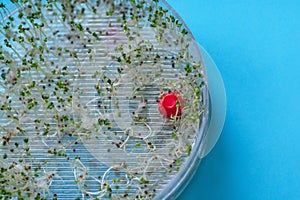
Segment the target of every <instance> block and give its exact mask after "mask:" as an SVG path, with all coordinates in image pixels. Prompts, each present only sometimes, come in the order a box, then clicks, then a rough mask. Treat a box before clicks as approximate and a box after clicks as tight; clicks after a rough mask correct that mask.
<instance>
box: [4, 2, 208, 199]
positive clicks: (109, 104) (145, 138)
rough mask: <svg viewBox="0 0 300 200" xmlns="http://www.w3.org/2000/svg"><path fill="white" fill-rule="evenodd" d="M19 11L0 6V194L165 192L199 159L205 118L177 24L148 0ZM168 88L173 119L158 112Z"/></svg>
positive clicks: (200, 89) (187, 44)
mask: <svg viewBox="0 0 300 200" xmlns="http://www.w3.org/2000/svg"><path fill="white" fill-rule="evenodd" d="M17 7H18V8H17V9H16V10H15V11H14V12H12V14H9V11H8V10H6V9H3V10H2V16H5V17H3V19H2V21H3V22H2V24H3V25H2V27H1V38H2V39H1V41H0V42H1V55H2V57H3V58H4V59H2V60H1V80H0V83H1V85H0V94H1V105H0V106H1V112H0V115H1V117H0V126H1V130H0V132H1V139H0V140H1V143H2V146H1V148H0V155H1V156H2V158H3V159H1V161H0V166H1V175H4V176H7V177H9V176H10V178H9V180H8V179H5V178H3V177H1V178H2V179H3V181H4V182H3V183H2V184H1V190H2V194H3V197H9V196H12V197H18V196H19V197H23V198H27V197H28V198H34V197H40V198H42V197H44V198H50V197H51V198H57V199H75V198H81V199H83V198H101V199H106V198H107V199H110V198H113V199H114V198H115V199H118V198H128V199H152V198H154V197H157V198H161V194H163V193H164V191H168V190H170V187H171V186H172V184H174V181H177V179H178V177H179V178H180V176H184V175H185V170H186V169H187V167H188V165H189V162H192V160H195V159H197V156H198V154H199V152H197V151H198V150H199V149H200V142H201V138H202V137H203V134H204V132H205V127H206V121H207V119H208V109H207V105H208V91H207V88H206V80H205V72H204V68H203V65H202V63H201V56H200V52H199V50H198V47H197V45H196V43H195V41H194V39H193V37H192V35H191V34H190V33H188V29H187V28H186V27H185V26H184V24H183V22H181V21H180V19H179V18H177V17H176V15H175V16H174V13H172V11H169V9H170V8H169V7H168V6H167V4H166V3H165V2H161V3H157V2H155V1H113V2H108V1H88V2H85V1H82V2H81V1H74V2H65V3H62V4H61V3H60V2H50V1H47V3H45V2H43V3H41V2H40V3H37V4H34V3H33V2H31V1H29V2H28V3H25V4H20V5H18V4H17ZM20 13H22V14H23V15H24V16H20ZM28 16H29V17H28ZM26 17H27V18H26ZM153 17H154V18H153ZM152 18H153V19H152ZM17 24H18V25H17ZM6 26H7V27H8V28H6ZM166 92H178V93H180V95H182V97H183V99H184V104H185V106H184V110H183V113H182V116H181V117H180V118H179V117H178V118H176V117H174V118H173V119H165V118H163V117H162V115H161V114H160V113H159V111H158V109H157V107H158V100H159V98H160V96H161V95H162V94H163V93H166ZM194 147H196V148H195V149H194ZM190 154H192V156H190ZM190 157H192V158H190ZM176 177H177V179H176ZM177 182H178V181H177Z"/></svg>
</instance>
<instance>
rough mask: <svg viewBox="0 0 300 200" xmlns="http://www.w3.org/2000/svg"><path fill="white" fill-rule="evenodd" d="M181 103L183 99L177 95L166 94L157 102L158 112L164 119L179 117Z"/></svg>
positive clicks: (173, 93)
mask: <svg viewBox="0 0 300 200" xmlns="http://www.w3.org/2000/svg"><path fill="white" fill-rule="evenodd" d="M183 103H184V101H183V98H182V97H181V96H180V95H179V94H178V93H175V92H170V93H166V94H163V95H162V97H161V98H160V100H159V101H158V110H159V112H160V114H162V115H163V116H164V117H165V118H168V119H171V118H172V117H175V116H178V117H179V116H180V115H181V112H182V108H183Z"/></svg>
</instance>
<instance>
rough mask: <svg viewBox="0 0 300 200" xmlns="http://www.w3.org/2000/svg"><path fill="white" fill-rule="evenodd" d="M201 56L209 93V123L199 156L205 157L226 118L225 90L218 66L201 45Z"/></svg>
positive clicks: (215, 140)
mask: <svg viewBox="0 0 300 200" xmlns="http://www.w3.org/2000/svg"><path fill="white" fill-rule="evenodd" d="M199 46H200V49H201V53H202V58H203V60H204V64H205V67H206V74H207V79H208V86H209V94H210V123H209V126H208V129H207V133H206V136H205V138H204V139H203V151H202V154H201V155H200V156H201V158H203V157H205V156H206V155H207V154H209V152H211V150H212V149H213V148H214V146H215V145H216V143H217V141H218V139H219V137H220V135H221V133H222V130H223V126H224V123H225V118H226V91H225V86H224V83H223V79H222V76H221V73H220V71H219V70H218V67H217V66H216V64H215V62H214V61H213V59H212V58H211V57H210V55H209V54H208V53H207V51H206V50H205V49H204V48H203V47H202V46H201V45H199Z"/></svg>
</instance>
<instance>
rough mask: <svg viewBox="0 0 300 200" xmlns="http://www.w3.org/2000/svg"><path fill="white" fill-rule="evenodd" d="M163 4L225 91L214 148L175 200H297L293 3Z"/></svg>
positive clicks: (298, 44) (298, 20)
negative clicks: (171, 9)
mask: <svg viewBox="0 0 300 200" xmlns="http://www.w3.org/2000/svg"><path fill="white" fill-rule="evenodd" d="M168 2H169V3H170V4H171V5H172V6H173V7H174V8H175V10H176V11H177V12H178V13H179V14H180V15H181V17H182V18H183V19H184V21H185V22H186V23H187V24H188V26H189V27H190V29H191V31H192V32H193V33H194V35H195V37H196V39H197V40H198V42H199V43H200V44H201V45H203V46H204V47H205V49H206V50H207V51H208V52H209V53H210V55H211V56H212V58H213V59H214V61H215V62H216V64H217V66H218V67H219V70H220V72H221V74H222V76H223V79H224V83H225V87H226V90H227V118H226V122H225V127H224V130H223V133H222V135H221V137H220V140H219V141H218V143H217V145H216V147H215V148H214V149H213V151H212V152H211V153H210V154H209V155H208V156H207V157H206V158H204V159H203V161H202V163H201V165H200V167H199V170H198V171H197V174H196V175H195V177H194V178H193V180H192V182H191V184H190V185H189V186H188V188H187V189H186V190H185V191H184V192H183V194H182V195H181V196H180V198H179V200H186V199H202V200H215V199H216V200H222V199H226V200H227V199H230V200H235V199H280V200H281V199H292V200H293V199H295V200H298V199H300V145H299V143H300V123H299V122H300V64H299V57H300V1H296V0H294V1H293V0H285V1H283V0H277V1H276V0H275V1H274V0H273V1H271V0H267V1H256V0H252V1H251V0H246V1H240V0H228V1H220V0H214V1H207V0H206V1H200V0H198V1H197V0H184V1H183V0H168Z"/></svg>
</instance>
